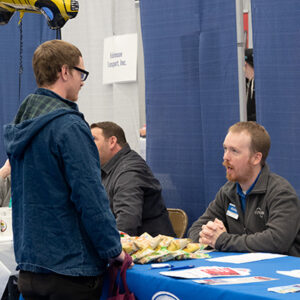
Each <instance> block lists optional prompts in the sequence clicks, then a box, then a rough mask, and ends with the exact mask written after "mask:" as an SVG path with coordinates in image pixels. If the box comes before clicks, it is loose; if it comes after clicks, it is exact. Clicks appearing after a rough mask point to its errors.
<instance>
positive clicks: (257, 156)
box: [252, 152, 262, 165]
mask: <svg viewBox="0 0 300 300" xmlns="http://www.w3.org/2000/svg"><path fill="white" fill-rule="evenodd" d="M261 159H262V153H261V152H256V153H254V154H253V156H252V163H253V165H259V164H260V162H261Z"/></svg>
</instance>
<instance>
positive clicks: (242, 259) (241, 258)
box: [208, 252, 286, 264]
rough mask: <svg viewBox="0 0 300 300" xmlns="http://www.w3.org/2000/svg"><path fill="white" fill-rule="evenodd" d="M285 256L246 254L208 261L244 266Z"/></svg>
mask: <svg viewBox="0 0 300 300" xmlns="http://www.w3.org/2000/svg"><path fill="white" fill-rule="evenodd" d="M284 256H286V255H282V254H273V253H260V252H258V253H246V254H240V255H230V256H222V257H217V258H210V259H208V261H217V262H226V263H233V264H242V263H249V262H253V261H259V260H265V259H273V258H279V257H284Z"/></svg>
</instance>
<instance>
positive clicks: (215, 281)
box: [193, 276, 277, 285]
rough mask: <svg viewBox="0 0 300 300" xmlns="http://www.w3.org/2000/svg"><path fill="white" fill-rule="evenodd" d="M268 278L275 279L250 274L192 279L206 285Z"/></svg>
mask: <svg viewBox="0 0 300 300" xmlns="http://www.w3.org/2000/svg"><path fill="white" fill-rule="evenodd" d="M269 280H277V278H270V277H263V276H252V277H235V278H213V279H200V280H193V281H195V282H197V283H201V284H208V285H224V284H241V283H252V282H262V281H269Z"/></svg>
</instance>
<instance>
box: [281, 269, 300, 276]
mask: <svg viewBox="0 0 300 300" xmlns="http://www.w3.org/2000/svg"><path fill="white" fill-rule="evenodd" d="M276 273H278V274H282V275H287V276H291V277H296V278H300V270H299V269H298V270H290V271H276Z"/></svg>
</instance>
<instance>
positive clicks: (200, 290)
mask: <svg viewBox="0 0 300 300" xmlns="http://www.w3.org/2000/svg"><path fill="white" fill-rule="evenodd" d="M233 254H236V255H238V254H240V253H220V252H212V253H210V255H211V257H220V256H224V255H233ZM171 264H173V265H175V266H181V265H190V264H193V265H195V266H196V267H200V266H222V267H233V268H247V269H250V270H251V273H250V276H266V277H272V278H277V279H278V280H274V281H266V282H259V283H245V284H235V285H215V286H209V285H202V284H199V283H195V282H193V281H192V280H190V279H177V278H170V277H166V276H163V275H160V274H159V272H161V271H162V269H159V270H155V269H154V270H151V269H150V265H135V266H134V267H133V268H132V269H130V270H128V272H127V283H128V286H129V289H130V290H131V291H132V292H134V294H135V295H136V297H137V299H138V300H151V299H156V298H153V296H154V295H155V294H156V293H158V292H160V291H166V292H169V293H171V294H173V295H174V296H176V297H177V298H178V299H180V300H195V299H201V300H202V299H210V300H213V299H222V300H225V299H228V300H235V299H236V300H240V299H243V300H246V299H251V300H253V299H254V300H258V299H260V300H262V299H285V300H289V299H300V293H294V294H277V293H274V292H268V291H267V289H268V288H269V287H275V286H283V285H290V284H300V278H299V279H298V278H293V277H290V276H285V275H280V274H277V273H276V271H277V270H281V271H285V270H294V269H300V258H297V257H291V256H286V257H281V258H275V259H269V260H262V261H257V262H251V263H242V264H232V263H217V262H209V261H207V260H206V259H196V260H188V261H175V262H173V261H172V262H171ZM107 286H108V284H107V283H106V285H105V289H104V291H103V296H102V298H101V299H106V297H107ZM157 299H162V298H157ZM163 299H176V298H163Z"/></svg>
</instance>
